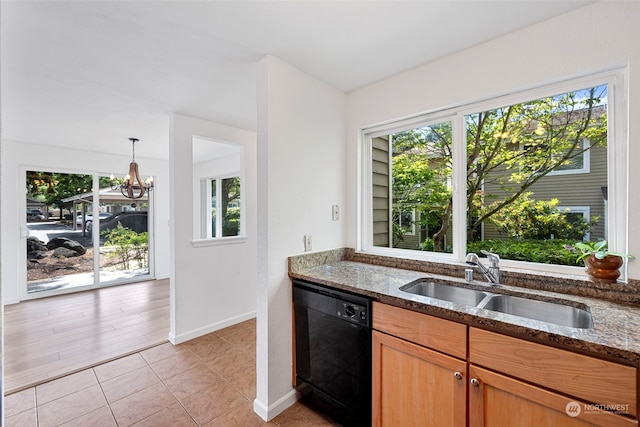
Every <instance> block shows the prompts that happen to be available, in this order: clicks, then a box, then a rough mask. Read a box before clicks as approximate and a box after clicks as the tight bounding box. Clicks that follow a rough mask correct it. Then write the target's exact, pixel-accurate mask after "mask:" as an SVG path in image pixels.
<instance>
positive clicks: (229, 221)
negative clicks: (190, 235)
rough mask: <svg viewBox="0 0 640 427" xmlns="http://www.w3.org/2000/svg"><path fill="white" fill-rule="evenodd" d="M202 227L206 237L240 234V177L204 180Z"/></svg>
mask: <svg viewBox="0 0 640 427" xmlns="http://www.w3.org/2000/svg"><path fill="white" fill-rule="evenodd" d="M202 193H203V200H205V201H206V203H203V204H202V207H203V211H202V215H201V218H202V228H203V232H204V235H205V236H206V238H220V237H231V236H239V235H240V232H241V230H240V203H241V199H240V194H241V193H240V177H239V176H231V177H213V178H205V179H203V180H202Z"/></svg>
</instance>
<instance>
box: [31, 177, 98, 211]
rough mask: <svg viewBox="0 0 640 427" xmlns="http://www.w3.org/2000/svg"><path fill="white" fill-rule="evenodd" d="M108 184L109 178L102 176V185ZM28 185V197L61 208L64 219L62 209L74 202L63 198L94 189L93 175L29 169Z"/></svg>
mask: <svg viewBox="0 0 640 427" xmlns="http://www.w3.org/2000/svg"><path fill="white" fill-rule="evenodd" d="M108 185H109V179H108V178H106V177H101V179H100V186H101V187H106V186H108ZM26 186H27V197H31V198H34V199H37V200H40V201H41V202H44V203H46V204H47V205H49V206H55V207H57V208H59V209H60V219H62V209H63V208H66V207H70V206H71V205H72V203H63V202H62V200H63V199H65V198H67V197H72V196H75V195H77V194H82V193H88V192H90V191H92V190H93V177H92V176H91V175H80V174H68V173H57V172H42V171H27V179H26Z"/></svg>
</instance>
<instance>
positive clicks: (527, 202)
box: [490, 192, 598, 240]
mask: <svg viewBox="0 0 640 427" xmlns="http://www.w3.org/2000/svg"><path fill="white" fill-rule="evenodd" d="M530 196H531V193H529V192H527V193H524V194H523V195H522V196H520V197H519V198H518V199H517V200H516V201H514V202H513V203H511V204H509V205H507V206H505V207H503V208H502V209H501V210H499V211H498V212H496V213H495V214H494V215H493V216H492V217H491V218H490V221H491V222H492V223H494V224H495V225H496V226H497V227H498V228H499V229H500V231H502V232H503V233H505V234H506V235H507V236H508V237H509V238H512V239H537V240H545V239H551V238H554V239H573V240H581V239H582V237H583V236H584V235H585V233H587V232H588V231H589V230H590V228H591V226H592V225H593V224H595V223H596V222H597V220H598V218H597V217H595V218H592V219H591V221H589V222H587V221H586V220H585V219H584V218H583V217H582V216H580V217H578V218H576V219H575V220H573V221H570V220H569V218H568V217H567V215H566V214H567V212H566V211H561V210H559V209H558V199H552V200H549V201H547V200H533V199H531V198H530Z"/></svg>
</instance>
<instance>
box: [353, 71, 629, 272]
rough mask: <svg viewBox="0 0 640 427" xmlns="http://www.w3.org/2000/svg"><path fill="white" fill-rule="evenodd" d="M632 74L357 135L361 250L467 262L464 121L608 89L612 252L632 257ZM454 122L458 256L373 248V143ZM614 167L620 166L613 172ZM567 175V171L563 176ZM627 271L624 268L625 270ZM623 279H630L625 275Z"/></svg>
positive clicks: (550, 268) (431, 114) (507, 97)
mask: <svg viewBox="0 0 640 427" xmlns="http://www.w3.org/2000/svg"><path fill="white" fill-rule="evenodd" d="M627 74H628V71H627V69H626V67H623V68H613V69H610V70H606V71H603V72H599V73H593V74H589V75H584V76H581V77H576V78H572V79H564V80H558V81H556V82H551V83H543V84H540V85H537V86H535V87H530V88H527V89H524V90H520V91H515V92H512V93H509V94H503V95H496V96H495V97H491V98H487V99H484V100H479V101H470V102H467V103H462V104H458V105H454V106H449V107H445V108H442V109H433V110H430V111H425V112H422V113H419V114H414V115H411V116H406V117H404V118H398V119H394V120H387V121H385V122H382V123H379V124H376V125H372V126H366V127H362V128H360V129H359V135H358V171H359V175H358V189H357V190H358V206H357V211H358V212H357V221H358V223H357V244H356V250H357V251H360V252H364V253H371V254H375V255H382V256H389V257H400V258H409V259H419V260H428V261H435V262H445V263H458V262H459V263H463V262H464V257H465V255H466V254H465V250H466V243H467V242H466V227H467V224H466V218H465V217H466V215H465V212H466V177H465V175H466V174H465V173H461V172H459V171H466V164H465V163H466V144H465V142H466V126H465V117H466V116H468V115H471V114H476V113H478V112H481V111H488V110H492V109H496V108H501V107H504V106H506V105H513V104H517V103H522V102H527V101H531V100H535V99H539V98H542V97H545V96H553V95H556V94H560V93H566V92H571V91H575V90H580V89H583V88H586V87H593V86H598V85H603V84H606V85H608V89H607V90H608V93H607V99H608V102H607V114H608V123H607V126H608V128H607V158H608V161H607V165H608V167H607V182H608V188H609V200H608V201H609V202H611V203H607V205H608V211H607V214H606V218H605V220H606V221H607V227H606V228H607V230H608V240H609V247H610V248H611V249H612V250H616V251H619V252H624V253H626V252H628V251H627V247H628V237H627V227H628V224H627V217H628V212H627V206H628V169H629V158H628V155H627V153H628V145H629V140H628V118H627V112H628V83H627V82H628V75H627ZM444 120H451V121H452V132H453V170H452V176H453V220H452V227H453V253H451V254H447V253H439V252H426V251H417V250H408V249H396V248H384V247H376V246H373V241H372V226H373V222H372V197H371V183H372V182H371V181H372V170H371V160H372V157H371V156H372V152H371V151H372V150H371V139H372V138H374V137H377V136H382V135H390V134H392V133H395V132H400V131H403V130H408V129H412V128H417V127H422V126H428V125H429V124H433V123H437V122H442V121H444ZM613 166H615V167H613ZM562 172H566V171H562ZM572 172H573V171H572ZM501 265H502V266H503V267H507V268H509V267H512V268H525V269H528V270H533V271H545V272H554V273H564V274H573V275H576V274H577V275H585V273H584V269H583V268H581V267H569V266H563V265H552V264H538V263H532V262H522V261H511V260H502V261H501ZM623 270H624V269H623ZM620 279H621V280H623V281H625V280H626V271H622V275H621V278H620Z"/></svg>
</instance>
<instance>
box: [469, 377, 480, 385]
mask: <svg viewBox="0 0 640 427" xmlns="http://www.w3.org/2000/svg"><path fill="white" fill-rule="evenodd" d="M470 382H471V385H472V386H474V387H480V381H478V379H477V378H471V381H470Z"/></svg>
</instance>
